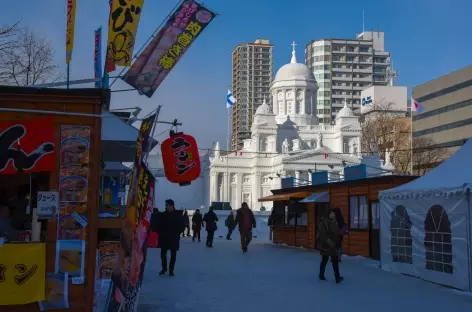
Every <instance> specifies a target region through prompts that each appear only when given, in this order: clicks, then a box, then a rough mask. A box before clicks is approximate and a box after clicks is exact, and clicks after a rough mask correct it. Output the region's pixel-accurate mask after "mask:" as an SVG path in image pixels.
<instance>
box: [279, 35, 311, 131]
mask: <svg viewBox="0 0 472 312" xmlns="http://www.w3.org/2000/svg"><path fill="white" fill-rule="evenodd" d="M292 46H293V50H292V59H291V61H290V63H289V64H286V65H284V66H282V67H281V68H280V69H279V70H278V71H277V74H276V75H275V79H274V81H273V82H272V85H271V87H270V93H271V96H272V112H273V114H275V115H276V117H275V119H276V121H277V123H278V124H283V123H285V122H286V121H287V120H288V118H290V120H291V121H292V122H294V123H295V124H296V125H299V126H304V125H314V124H317V123H318V120H317V118H316V92H317V90H318V84H317V83H316V79H315V76H314V75H313V72H312V71H311V70H310V69H309V68H308V66H307V65H305V64H301V63H297V56H296V51H295V46H296V44H295V42H294V43H293V44H292Z"/></svg>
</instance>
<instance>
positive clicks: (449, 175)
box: [380, 140, 472, 196]
mask: <svg viewBox="0 0 472 312" xmlns="http://www.w3.org/2000/svg"><path fill="white" fill-rule="evenodd" d="M470 155H472V140H467V142H466V143H465V144H464V145H463V146H462V147H461V148H460V149H459V150H458V151H457V152H455V153H454V154H453V155H452V156H451V157H449V158H448V159H446V160H445V161H444V162H443V163H441V164H440V165H439V166H438V167H436V168H434V169H432V170H431V171H430V172H428V173H427V174H425V175H424V176H422V177H420V178H418V179H416V180H413V181H411V182H409V183H406V184H403V185H400V186H397V187H395V188H392V189H389V190H385V191H381V192H380V195H381V196H389V195H393V194H395V193H403V192H406V193H409V192H427V191H432V190H435V191H441V190H444V191H447V192H448V193H449V192H457V191H462V190H464V189H465V188H466V187H467V186H468V185H471V184H472V166H470V164H469V162H470V159H471V156H470Z"/></svg>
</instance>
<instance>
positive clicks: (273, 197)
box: [258, 192, 309, 202]
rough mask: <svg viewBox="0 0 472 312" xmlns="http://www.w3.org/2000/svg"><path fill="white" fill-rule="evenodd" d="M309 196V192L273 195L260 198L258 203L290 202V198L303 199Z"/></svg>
mask: <svg viewBox="0 0 472 312" xmlns="http://www.w3.org/2000/svg"><path fill="white" fill-rule="evenodd" d="M308 194H309V193H307V192H295V193H285V194H273V195H269V196H266V197H262V198H259V199H258V202H268V201H279V200H289V199H290V198H303V197H306V196H307V195H308Z"/></svg>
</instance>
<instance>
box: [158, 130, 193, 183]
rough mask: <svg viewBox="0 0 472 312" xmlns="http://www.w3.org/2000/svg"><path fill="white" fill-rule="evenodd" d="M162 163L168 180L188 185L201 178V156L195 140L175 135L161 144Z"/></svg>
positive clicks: (178, 134)
mask: <svg viewBox="0 0 472 312" xmlns="http://www.w3.org/2000/svg"><path fill="white" fill-rule="evenodd" d="M161 152H162V162H163V164H164V172H165V174H166V178H167V180H169V181H170V182H172V183H179V184H180V185H188V184H190V183H191V182H192V181H193V180H196V179H198V177H199V176H200V156H199V154H198V146H197V142H196V141H195V139H194V138H193V137H192V136H191V135H188V134H184V133H181V132H180V133H175V134H173V135H171V137H170V138H168V139H166V140H165V141H164V142H162V144H161Z"/></svg>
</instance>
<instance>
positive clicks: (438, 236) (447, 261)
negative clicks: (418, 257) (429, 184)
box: [424, 205, 453, 274]
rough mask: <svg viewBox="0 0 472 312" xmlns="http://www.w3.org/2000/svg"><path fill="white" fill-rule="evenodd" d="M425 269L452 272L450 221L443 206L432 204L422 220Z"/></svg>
mask: <svg viewBox="0 0 472 312" xmlns="http://www.w3.org/2000/svg"><path fill="white" fill-rule="evenodd" d="M424 232H425V237H424V247H425V250H426V259H425V260H426V269H428V270H431V271H438V272H444V273H449V274H452V273H453V267H452V235H451V222H450V221H449V217H448V215H447V213H446V211H445V210H444V208H443V207H441V206H439V205H434V206H433V207H431V208H430V209H429V211H428V214H427V215H426V219H425V220H424Z"/></svg>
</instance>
